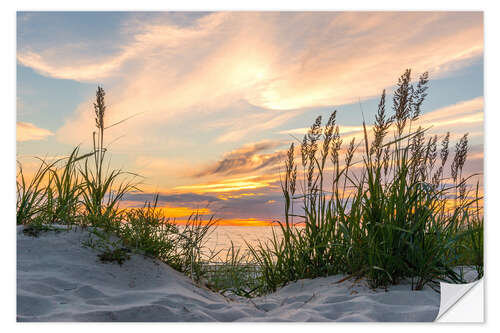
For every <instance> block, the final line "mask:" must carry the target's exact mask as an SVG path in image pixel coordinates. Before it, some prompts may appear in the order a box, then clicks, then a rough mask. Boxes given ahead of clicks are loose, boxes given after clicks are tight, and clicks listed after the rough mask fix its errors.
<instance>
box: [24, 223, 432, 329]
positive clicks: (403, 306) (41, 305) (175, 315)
mask: <svg viewBox="0 0 500 333" xmlns="http://www.w3.org/2000/svg"><path fill="white" fill-rule="evenodd" d="M22 229H23V227H22V226H18V227H17V320H18V321H22V322H25V321H92V322H102V321H126V322H150V321H151V322H153V321H154V322H158V321H159V322H171V321H187V322H195V321H221V322H230V321H243V322H251V321H301V322H304V321H317V322H323V321H401V322H409V321H433V320H434V319H435V317H436V316H437V314H438V312H439V303H440V295H439V294H438V293H437V292H435V291H434V290H432V289H431V288H428V287H426V288H425V289H424V290H422V291H412V290H411V288H410V285H409V284H400V285H397V286H391V287H390V288H389V289H388V290H387V291H385V290H377V291H373V290H371V289H370V288H368V287H367V285H366V283H365V282H364V281H358V282H355V281H353V280H352V279H351V280H346V281H343V282H341V283H337V282H338V281H339V280H341V279H342V278H343V276H341V275H336V276H330V277H327V278H317V279H314V280H300V281H297V282H294V283H290V284H289V285H287V286H285V287H284V288H282V289H280V290H278V291H277V292H275V293H273V294H270V295H267V296H263V297H258V298H254V299H252V300H247V299H245V298H240V297H225V296H222V295H220V294H217V293H215V292H212V291H210V290H208V289H206V288H204V287H199V286H196V285H195V284H193V283H192V281H191V280H190V279H189V278H188V277H187V276H185V275H183V274H181V273H179V272H177V271H175V270H173V269H172V268H170V267H169V266H167V265H165V264H164V263H162V262H158V261H156V260H153V259H150V258H145V257H143V256H141V255H132V256H131V259H130V260H128V261H126V262H125V263H124V264H123V265H122V266H120V265H118V264H115V263H113V264H109V263H107V264H105V263H101V262H100V261H99V260H98V259H97V256H96V254H97V252H96V251H95V250H93V249H90V248H86V247H83V246H82V241H84V240H85V239H87V238H88V235H89V233H88V232H86V231H81V230H80V229H78V230H76V229H74V230H72V231H69V232H66V231H62V232H57V233H56V232H45V233H41V234H40V236H39V237H37V238H35V237H30V236H27V235H24V234H23V232H22Z"/></svg>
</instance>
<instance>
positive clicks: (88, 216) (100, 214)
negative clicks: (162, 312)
mask: <svg viewBox="0 0 500 333" xmlns="http://www.w3.org/2000/svg"><path fill="white" fill-rule="evenodd" d="M104 97H105V92H104V89H102V88H101V87H98V89H97V92H96V102H95V103H94V113H95V124H96V131H94V132H93V149H92V151H91V152H89V153H86V154H83V155H80V154H79V151H80V148H79V147H76V148H75V149H74V150H73V151H72V152H71V154H70V155H69V156H68V157H66V158H61V159H57V160H55V161H52V162H50V163H49V162H47V161H46V160H44V159H40V166H39V168H38V169H37V171H36V172H35V173H34V175H33V176H32V177H31V180H30V181H27V177H26V176H25V174H24V172H23V168H22V165H21V164H20V163H18V174H17V205H16V213H17V221H16V223H17V224H22V225H25V230H24V231H25V234H27V235H31V236H35V237H36V236H38V235H40V233H42V232H47V231H54V230H58V231H59V230H60V229H56V228H54V227H52V225H54V224H63V225H67V226H68V230H69V229H70V227H71V226H80V227H83V228H87V229H88V230H89V231H90V236H89V239H88V240H86V241H85V242H84V244H83V245H84V246H88V247H91V248H95V249H97V250H98V251H99V254H98V257H99V258H100V259H101V261H103V262H117V263H119V264H120V265H121V264H123V262H124V261H126V260H127V259H129V258H130V256H129V252H132V251H133V252H136V253H140V254H143V255H147V256H150V257H154V258H156V259H159V260H162V261H164V262H166V263H167V264H169V265H171V266H172V267H173V268H175V269H177V270H179V271H181V272H184V273H186V274H188V275H189V276H190V277H191V278H192V279H193V280H199V279H200V278H201V277H202V276H203V274H205V269H206V268H205V267H206V266H205V265H204V262H203V258H205V257H206V256H204V255H205V253H204V251H205V249H204V244H205V242H206V239H207V236H208V235H209V233H210V232H211V231H212V229H213V226H214V224H215V220H214V219H213V217H212V218H210V219H209V220H208V221H203V220H202V218H201V216H200V215H198V214H192V215H191V216H190V217H189V219H188V221H187V223H185V224H184V225H182V226H180V225H177V224H175V223H174V221H170V220H169V219H167V218H165V217H164V216H165V215H164V214H166V213H168V212H164V211H162V210H161V209H159V208H157V199H158V197H156V198H155V201H154V203H153V204H151V203H147V202H146V203H145V204H144V207H142V208H137V209H128V210H127V209H122V208H121V207H120V202H121V201H122V199H123V198H124V196H125V195H126V194H127V193H129V192H131V191H140V189H139V188H138V185H139V183H138V181H137V178H138V177H139V175H137V174H133V173H130V172H125V171H122V170H120V169H111V170H110V161H109V159H107V157H106V153H107V147H106V146H105V145H104V139H105V135H104V134H105V130H106V129H108V128H110V127H112V126H114V125H116V124H118V123H121V122H118V123H115V124H112V125H109V126H106V125H105V114H106V105H105V102H104Z"/></svg>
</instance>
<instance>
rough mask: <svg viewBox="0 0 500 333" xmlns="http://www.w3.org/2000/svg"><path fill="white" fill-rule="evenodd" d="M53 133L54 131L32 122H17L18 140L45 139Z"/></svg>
mask: <svg viewBox="0 0 500 333" xmlns="http://www.w3.org/2000/svg"><path fill="white" fill-rule="evenodd" d="M52 135H54V133H52V132H51V131H49V130H47V129H45V128H40V127H38V126H36V125H34V124H32V123H25V122H17V124H16V140H17V141H20V142H22V141H37V140H45V139H47V138H48V137H49V136H52Z"/></svg>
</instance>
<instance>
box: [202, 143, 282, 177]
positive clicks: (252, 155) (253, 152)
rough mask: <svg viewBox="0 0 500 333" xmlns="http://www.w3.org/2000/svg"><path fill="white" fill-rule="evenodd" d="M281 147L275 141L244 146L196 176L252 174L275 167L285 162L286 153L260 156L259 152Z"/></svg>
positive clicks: (225, 155) (280, 152)
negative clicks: (282, 161)
mask: <svg viewBox="0 0 500 333" xmlns="http://www.w3.org/2000/svg"><path fill="white" fill-rule="evenodd" d="M280 145H281V143H280V142H274V141H262V142H257V143H252V144H247V145H244V146H243V147H241V148H238V149H236V150H233V151H230V152H228V153H226V154H224V156H223V158H222V159H221V160H220V161H218V162H216V163H214V164H212V165H210V166H208V167H206V168H204V169H203V170H202V171H200V172H198V173H196V174H195V176H196V177H203V176H208V175H215V174H223V175H234V174H241V173H250V172H255V171H257V170H260V169H263V168H266V167H268V166H273V165H275V164H277V163H279V162H281V160H283V158H284V156H285V152H284V151H277V152H274V153H269V154H259V152H262V151H264V150H269V149H272V148H276V147H278V146H280Z"/></svg>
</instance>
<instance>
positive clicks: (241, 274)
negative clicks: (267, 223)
mask: <svg viewBox="0 0 500 333" xmlns="http://www.w3.org/2000/svg"><path fill="white" fill-rule="evenodd" d="M207 270H208V272H207V274H206V278H207V281H208V283H207V284H208V287H209V288H211V289H212V290H215V291H217V292H220V293H222V294H226V293H231V294H234V295H237V296H243V297H248V298H250V297H253V296H256V295H260V294H261V293H262V290H261V289H262V284H261V283H260V281H259V279H258V278H257V277H258V276H259V274H260V269H259V266H258V265H257V263H255V262H254V260H253V256H251V254H250V253H248V252H244V251H242V250H241V248H236V247H235V246H234V244H233V242H231V247H230V248H229V249H227V251H226V255H225V258H223V261H222V262H217V263H211V264H209V265H208V267H207Z"/></svg>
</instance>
